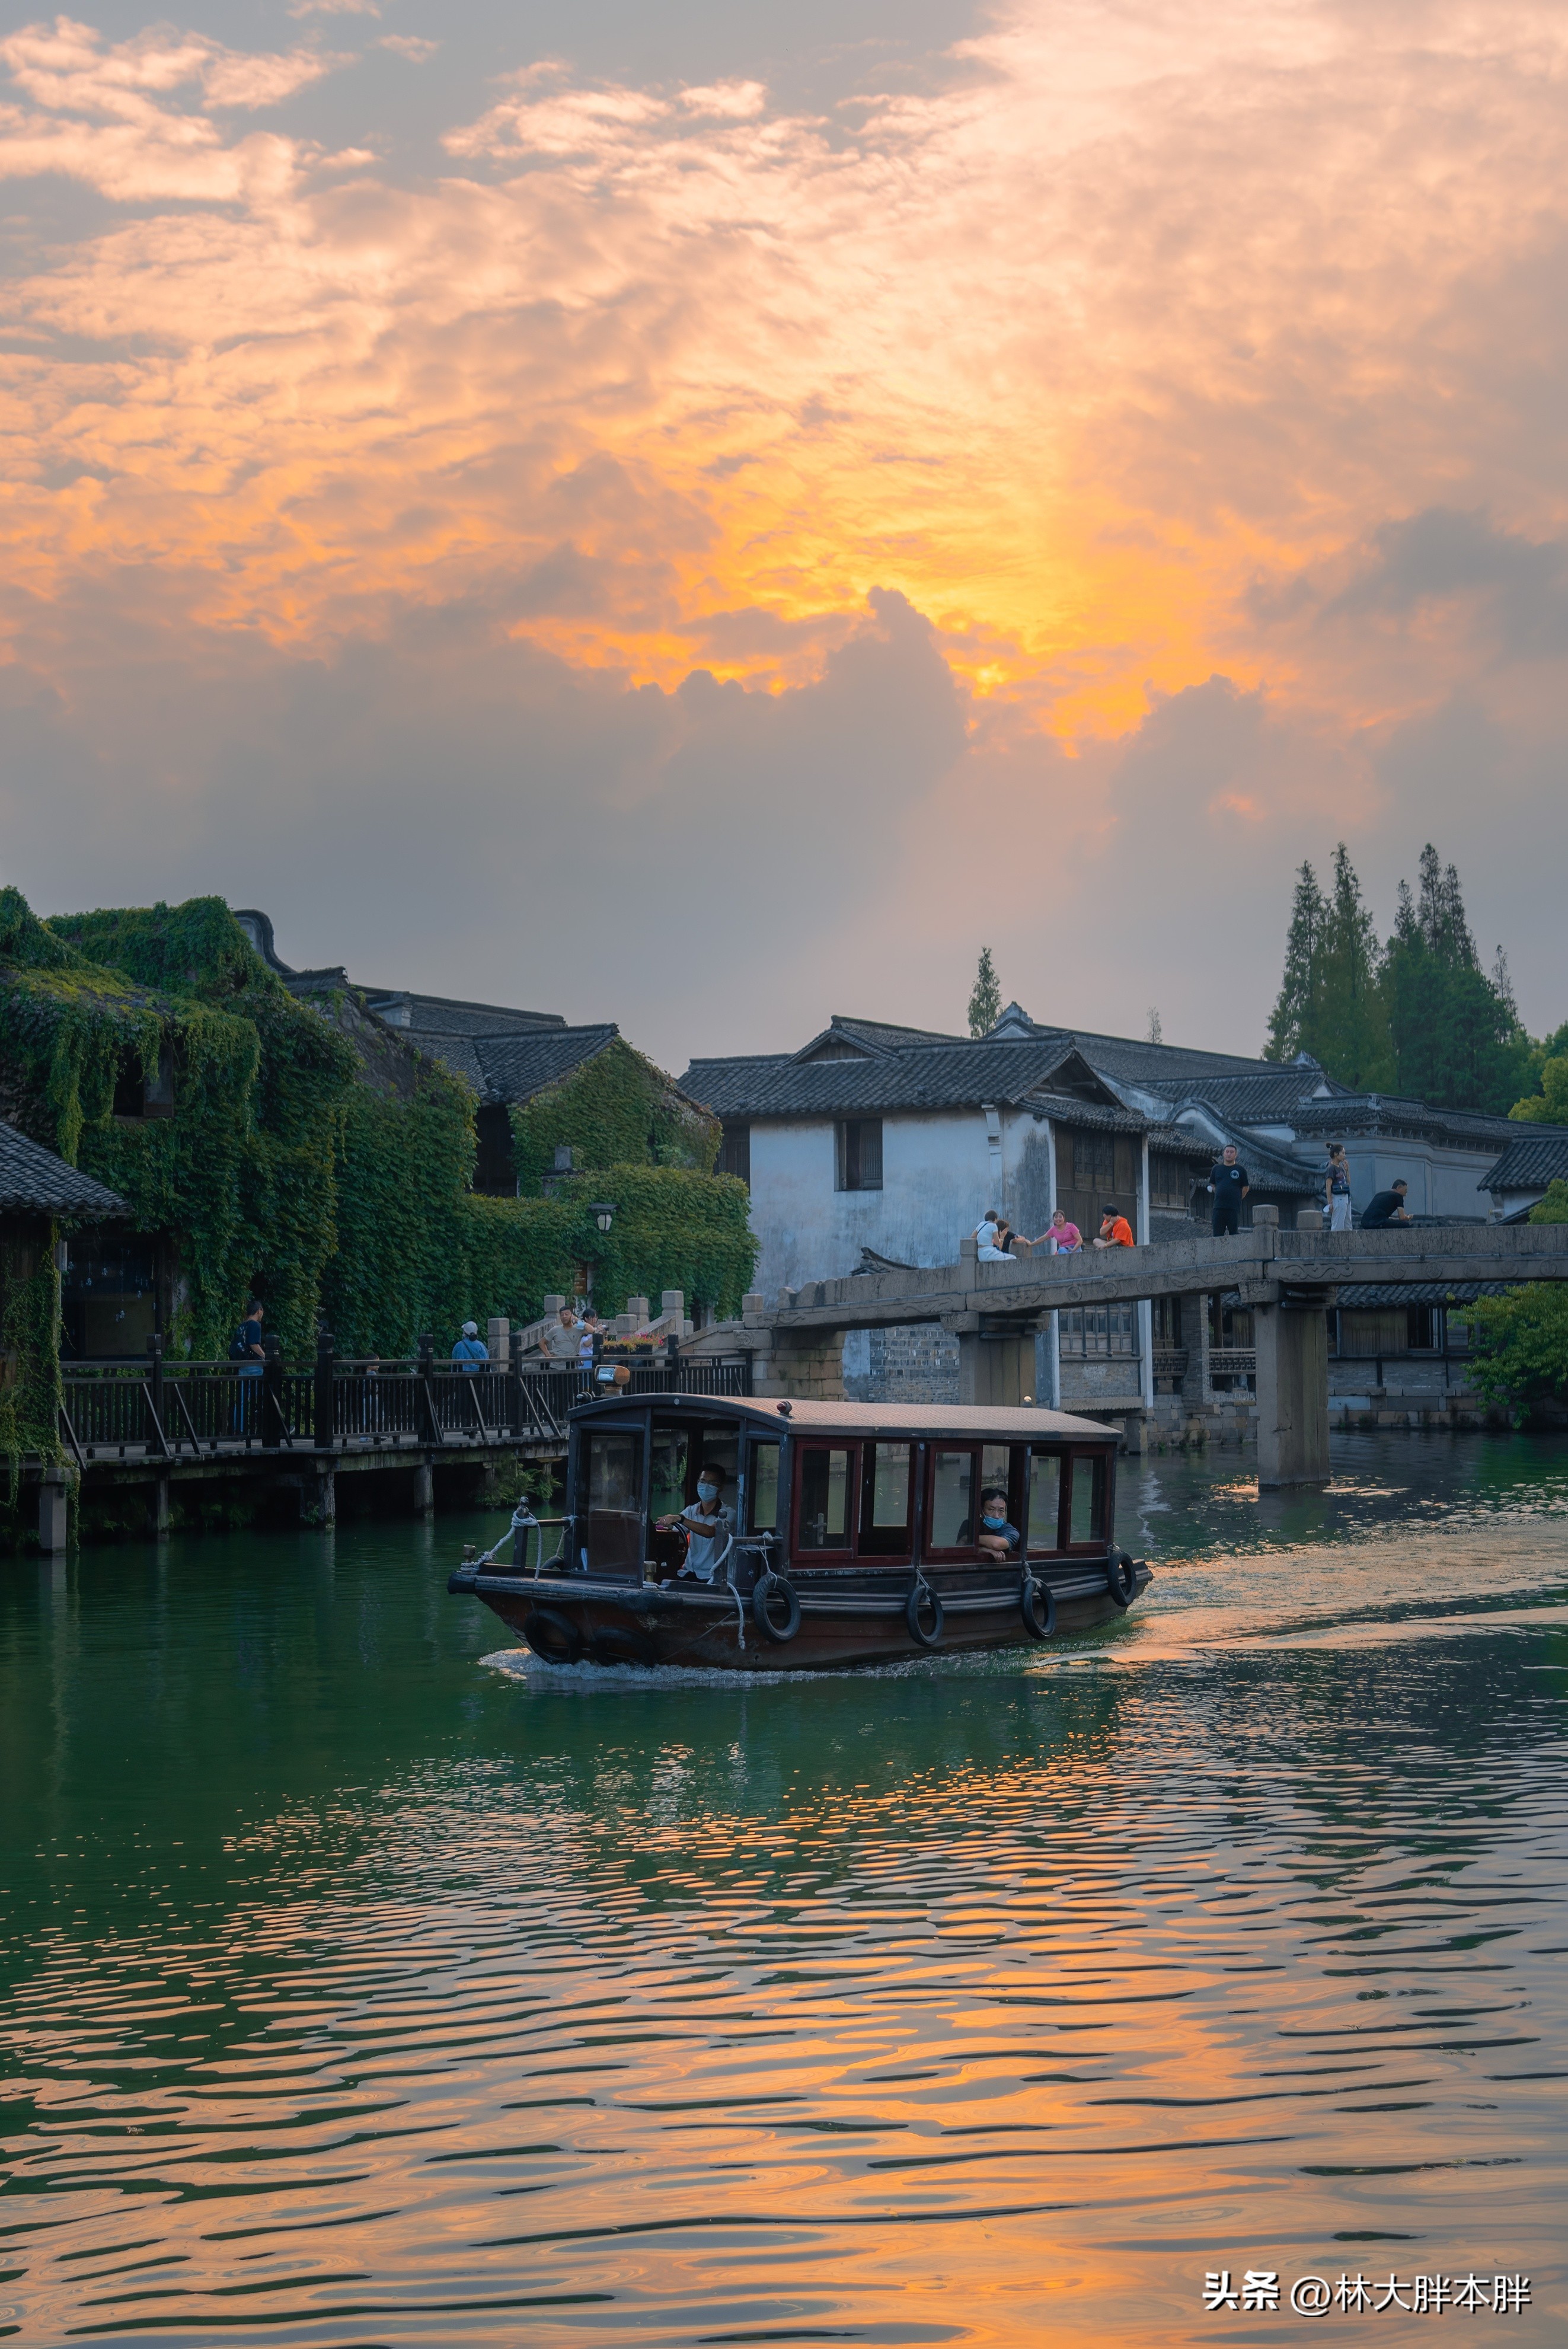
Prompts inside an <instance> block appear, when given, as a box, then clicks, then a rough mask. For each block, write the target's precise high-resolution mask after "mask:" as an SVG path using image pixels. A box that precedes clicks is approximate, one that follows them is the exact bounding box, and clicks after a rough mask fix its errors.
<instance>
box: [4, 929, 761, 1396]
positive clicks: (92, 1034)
mask: <svg viewBox="0 0 1568 2349" xmlns="http://www.w3.org/2000/svg"><path fill="white" fill-rule="evenodd" d="M256 918H257V917H255V916H252V917H250V920H251V921H254V920H255V919H256ZM262 918H264V917H262ZM265 944H266V948H267V951H266V952H264V953H263V952H262V951H259V950H258V947H257V945H256V944H255V943H254V939H253V934H252V935H247V932H246V928H245V927H242V926H241V924H240V923H239V922H238V921H237V920H236V918H235V916H234V915H233V914H232V912H231V911H230V909H229V907H228V906H227V905H224V904H223V903H222V900H221V899H218V898H197V899H193V900H191V902H190V903H189V904H187V905H178V906H168V905H156V906H153V907H150V908H145V909H132V910H121V911H110V912H98V913H94V914H86V915H77V916H57V917H54V918H51V919H50V920H48V921H45V920H42V919H40V918H39V917H38V916H36V915H35V914H34V913H33V912H32V911H31V909H30V908H29V907H28V906H27V905H26V902H25V901H24V900H23V899H22V898H21V897H20V895H18V894H17V893H16V892H15V890H6V891H3V892H0V1115H5V1116H6V1117H9V1118H10V1119H11V1121H12V1122H13V1123H15V1126H16V1127H17V1128H18V1130H19V1131H20V1132H21V1133H24V1134H26V1136H28V1137H29V1138H30V1139H31V1140H33V1141H34V1142H36V1143H39V1144H41V1145H42V1146H43V1147H45V1148H46V1149H48V1150H51V1151H54V1152H56V1153H57V1154H58V1156H59V1157H60V1158H61V1159H62V1160H63V1161H65V1162H66V1164H67V1165H70V1166H75V1167H78V1168H80V1169H81V1170H82V1171H83V1172H84V1173H86V1174H89V1175H91V1176H92V1177H93V1178H94V1179H96V1180H97V1181H98V1182H100V1183H102V1184H104V1185H107V1186H108V1189H109V1190H110V1191H112V1192H113V1193H114V1194H116V1195H118V1196H119V1199H121V1200H123V1202H124V1203H125V1213H124V1215H123V1216H122V1217H120V1218H119V1220H118V1221H114V1222H109V1221H108V1220H106V1221H104V1222H103V1223H102V1224H101V1225H99V1226H97V1227H96V1228H92V1229H88V1230H85V1231H83V1232H82V1233H81V1234H80V1235H79V1236H78V1238H77V1242H76V1244H75V1245H74V1246H73V1249H72V1252H71V1267H70V1269H69V1270H68V1271H67V1275H66V1278H65V1288H64V1294H63V1297H62V1328H63V1332H64V1340H65V1343H66V1345H67V1349H68V1350H71V1351H74V1352H77V1353H84V1354H96V1355H102V1354H106V1353H109V1354H137V1353H139V1352H141V1351H142V1350H143V1349H144V1348H145V1344H146V1340H147V1339H148V1338H149V1337H150V1336H151V1335H153V1334H154V1333H155V1332H156V1333H157V1334H159V1335H160V1336H161V1337H162V1338H163V1340H164V1342H165V1347H166V1350H169V1351H170V1352H171V1353H186V1354H191V1355H192V1356H195V1357H197V1358H211V1357H212V1356H214V1355H222V1353H223V1352H224V1350H226V1346H227V1341H228V1338H229V1336H230V1333H231V1332H232V1329H233V1327H234V1325H235V1323H236V1322H237V1320H238V1319H239V1317H240V1314H241V1312H242V1308H243V1305H244V1301H245V1299H246V1297H247V1295H248V1294H250V1293H251V1292H254V1293H255V1294H256V1295H258V1296H260V1297H261V1298H262V1299H263V1303H264V1304H265V1306H266V1309H267V1318H268V1320H269V1323H270V1325H271V1326H272V1327H273V1328H274V1329H276V1330H278V1331H279V1333H280V1335H281V1336H282V1339H283V1341H284V1347H285V1350H287V1351H289V1352H290V1353H292V1354H296V1355H297V1354H300V1353H304V1352H305V1351H307V1350H310V1349H311V1348H312V1347H313V1346H314V1343H315V1335H316V1331H317V1329H318V1326H319V1325H320V1324H321V1323H323V1322H325V1325H326V1326H327V1327H329V1328H330V1329H331V1330H332V1331H333V1333H334V1337H335V1340H336V1342H337V1345H338V1347H339V1349H340V1350H342V1351H344V1352H347V1353H357V1354H366V1353H373V1352H374V1353H379V1354H383V1355H396V1354H402V1353H406V1352H407V1351H409V1350H411V1349H412V1348H413V1346H414V1345H415V1343H416V1341H417V1340H418V1337H419V1335H420V1333H421V1332H422V1331H425V1330H430V1331H432V1332H434V1334H435V1335H436V1337H437V1340H438V1342H439V1343H441V1344H443V1345H445V1344H449V1342H450V1340H451V1337H452V1336H453V1335H454V1334H455V1332H456V1330H457V1328H458V1327H459V1325H460V1323H461V1322H462V1321H463V1320H464V1319H468V1318H469V1317H470V1316H471V1317H473V1318H475V1319H485V1318H487V1317H488V1316H490V1315H491V1314H506V1315H508V1316H510V1317H511V1318H512V1319H531V1318H533V1316H534V1315H535V1314H536V1313H537V1312H538V1310H539V1307H540V1302H541V1300H542V1298H543V1296H544V1295H545V1294H546V1293H547V1292H549V1291H551V1290H552V1289H559V1288H572V1287H573V1285H574V1281H575V1280H576V1278H577V1277H578V1276H579V1274H580V1272H581V1270H582V1268H583V1267H584V1266H588V1267H591V1268H592V1269H593V1283H594V1290H595V1296H596V1298H597V1299H598V1300H599V1301H600V1303H601V1304H602V1305H603V1307H604V1308H605V1309H608V1310H611V1311H614V1310H616V1309H618V1308H619V1306H620V1304H621V1303H622V1302H623V1301H624V1297H625V1296H626V1295H627V1294H628V1293H631V1292H634V1291H636V1290H639V1289H640V1290H645V1291H651V1292H653V1293H655V1294H656V1293H658V1291H659V1290H660V1289H661V1288H683V1289H684V1290H686V1293H687V1294H688V1295H690V1296H692V1297H694V1298H696V1299H702V1300H705V1301H706V1302H707V1303H708V1304H709V1305H710V1306H711V1307H712V1308H713V1309H715V1310H722V1311H732V1310H734V1309H736V1307H737V1306H738V1300H739V1298H740V1295H741V1292H742V1290H743V1289H744V1288H746V1287H747V1285H748V1281H749V1278H750V1274H751V1268H752V1262H753V1257H754V1247H753V1243H752V1240H751V1236H750V1233H749V1230H748V1222H747V1197H746V1193H745V1189H744V1186H743V1185H739V1184H738V1183H736V1182H734V1181H733V1180H732V1179H730V1178H729V1177H727V1176H722V1175H715V1174H713V1173H712V1172H711V1169H712V1164H713V1159H714V1156H715V1154H716V1151H717V1139H718V1129H717V1122H716V1121H714V1120H712V1119H711V1118H708V1117H707V1115H706V1113H705V1112H701V1111H700V1110H697V1109H696V1106H695V1105H694V1104H692V1103H689V1102H686V1101H685V1100H684V1098H680V1097H676V1089H675V1088H674V1086H673V1084H672V1083H671V1081H670V1080H669V1079H668V1078H667V1077H665V1075H664V1074H663V1072H662V1071H658V1070H656V1069H655V1068H654V1067H653V1064H652V1063H651V1062H649V1061H645V1059H644V1058H643V1056H642V1055H641V1054H638V1053H636V1052H634V1050H633V1049H632V1048H631V1047H630V1046H629V1045H626V1044H625V1043H624V1040H622V1039H621V1038H620V1037H619V1036H618V1035H617V1034H616V1033H615V1031H614V1030H609V1031H608V1033H607V1034H606V1033H604V1031H600V1030H593V1031H582V1030H579V1031H572V1030H568V1029H567V1028H566V1025H565V1023H564V1021H562V1020H559V1019H552V1018H549V1017H546V1016H544V1015H529V1014H523V1015H521V1019H522V1021H523V1022H525V1023H526V1022H527V1021H528V1020H529V1019H533V1021H534V1024H535V1027H536V1028H537V1029H538V1030H540V1031H542V1032H543V1033H544V1034H546V1035H548V1036H550V1037H552V1038H560V1039H562V1040H563V1041H564V1040H571V1039H572V1038H573V1035H574V1034H575V1035H576V1036H577V1037H578V1038H582V1037H583V1036H585V1035H586V1036H588V1037H589V1038H591V1039H592V1049H587V1050H573V1049H568V1050H566V1051H565V1052H563V1053H560V1052H558V1054H557V1056H556V1059H555V1061H554V1062H553V1063H552V1066H550V1067H548V1068H542V1069H541V1070H540V1071H539V1072H538V1073H539V1081H538V1082H537V1083H535V1084H534V1085H533V1086H532V1088H531V1090H530V1091H529V1092H527V1094H526V1097H525V1098H521V1099H519V1100H518V1101H516V1102H508V1101H507V1100H506V1099H505V1098H504V1097H501V1096H500V1095H498V1096H497V1098H496V1099H495V1100H493V1101H492V1102H490V1104H489V1106H490V1107H492V1108H493V1107H500V1109H501V1111H502V1112H503V1115H504V1119H505V1128H506V1132H505V1134H504V1136H500V1137H498V1140H507V1141H510V1145H511V1162H512V1163H511V1169H510V1173H511V1180H510V1183H507V1182H503V1181H500V1180H496V1181H494V1182H493V1183H491V1184H490V1185H488V1186H484V1187H481V1186H480V1185H477V1184H476V1181H475V1174H476V1166H477V1163H478V1159H479V1152H480V1136H479V1133H478V1131H477V1119H478V1115H479V1112H480V1109H481V1107H483V1106H485V1105H486V1104H485V1103H484V1102H482V1101H481V1098H480V1087H479V1086H478V1085H476V1083H475V1082H474V1081H473V1077H472V1076H471V1075H470V1074H469V1072H467V1071H465V1070H464V1069H463V1068H461V1067H454V1066H453V1065H452V1061H453V1059H454V1058H457V1057H459V1052H458V1046H459V1044H460V1042H461V1038H460V1036H459V1037H458V1038H456V1040H454V1041H453V1043H452V1044H451V1047H450V1049H449V1050H442V1051H441V1052H440V1053H439V1054H438V1053H437V1052H435V1051H433V1050H429V1049H428V1044H429V1042H430V1041H431V1031H430V1030H428V1028H426V1027H425V1026H423V1025H420V1026H418V1027H416V1026H415V1024H414V1022H413V1021H412V1020H406V1021H403V1022H401V1023H399V1022H395V1021H393V1020H389V1019H386V1018H383V1017H382V1016H381V1015H380V1013H379V1012H378V1011H377V1009H376V1002H377V995H376V993H374V992H373V991H371V990H367V989H364V988H356V987H355V986H354V985H353V984H352V983H351V982H350V981H349V980H348V979H347V978H346V975H345V974H344V973H343V972H342V971H340V970H339V971H332V972H313V973H296V972H291V971H289V970H288V969H287V968H286V967H285V966H283V965H280V964H279V963H278V961H277V958H276V956H275V953H274V952H273V949H272V940H271V931H270V925H268V926H267V935H266V940H265ZM380 999H381V1000H383V1001H387V998H385V996H382V997H381V998H380ZM416 1000H418V999H416ZM424 1000H427V1001H428V1002H429V1003H431V1004H435V1003H437V1002H438V1000H439V999H424ZM405 1001H406V1002H407V1001H409V999H405ZM389 1008H396V1007H395V1004H393V1005H390V1006H389ZM459 1008H460V1007H456V1006H453V1005H449V1006H448V1010H449V1011H451V1010H453V1009H459ZM468 1009H469V1011H470V1012H482V1011H484V1010H485V1009H487V1007H482V1006H470V1007H468ZM488 1009H490V1011H491V1012H494V1011H495V1009H496V1007H488ZM505 1016H506V1017H507V1018H508V1019H511V1017H512V1015H505ZM509 1032H510V1033H511V1034H512V1035H514V1036H520V1035H521V1033H522V1032H523V1030H521V1029H519V1028H516V1027H514V1028H512V1029H511V1030H510V1031H509ZM558 1153H565V1154H570V1155H569V1158H568V1159H567V1160H566V1161H565V1164H564V1165H563V1166H562V1172H561V1173H560V1174H559V1175H558V1174H557V1172H556V1169H557V1166H558V1164H559V1163H560V1162H559V1161H558V1155H557V1154H558ZM547 1192H548V1193H549V1195H546V1193H547ZM602 1197H607V1198H609V1199H611V1200H612V1202H613V1203H614V1206H616V1208H617V1214H616V1216H615V1219H614V1226H613V1228H612V1230H611V1232H610V1233H609V1234H608V1235H605V1234H602V1233H601V1232H600V1231H599V1230H598V1228H597V1226H596V1223H595V1221H594V1218H593V1216H591V1215H590V1214H589V1212H588V1209H589V1207H590V1206H591V1205H592V1204H593V1203H595V1202H596V1201H597V1200H599V1199H600V1198H602Z"/></svg>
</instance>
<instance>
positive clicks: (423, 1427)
mask: <svg viewBox="0 0 1568 2349" xmlns="http://www.w3.org/2000/svg"><path fill="white" fill-rule="evenodd" d="M418 1361H419V1409H418V1419H419V1438H420V1441H421V1443H424V1444H439V1442H440V1441H441V1426H440V1421H439V1419H438V1416H437V1412H436V1341H435V1339H434V1338H433V1337H432V1336H431V1334H430V1332H429V1330H422V1331H421V1332H420V1336H419V1357H418Z"/></svg>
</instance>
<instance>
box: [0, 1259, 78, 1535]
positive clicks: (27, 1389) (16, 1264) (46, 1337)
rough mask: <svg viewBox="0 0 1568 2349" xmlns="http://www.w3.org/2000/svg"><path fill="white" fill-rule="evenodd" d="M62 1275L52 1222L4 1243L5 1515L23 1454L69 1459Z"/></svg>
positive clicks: (0, 1356) (0, 1300) (0, 1353)
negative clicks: (63, 1426) (63, 1415)
mask: <svg viewBox="0 0 1568 2349" xmlns="http://www.w3.org/2000/svg"><path fill="white" fill-rule="evenodd" d="M59 1312H60V1288H59V1275H58V1273H57V1271H56V1270H55V1257H54V1226H53V1225H43V1226H39V1230H38V1236H37V1237H34V1238H29V1237H26V1236H25V1235H24V1234H22V1233H20V1232H16V1233H10V1234H7V1236H6V1237H5V1239H4V1240H3V1241H0V1452H4V1454H5V1460H6V1464H7V1467H8V1470H9V1486H8V1491H7V1493H6V1496H5V1503H4V1505H0V1516H4V1517H6V1518H9V1517H11V1516H14V1514H15V1508H16V1501H17V1490H18V1485H19V1481H20V1475H21V1467H22V1462H23V1459H24V1457H26V1456H28V1455H31V1456H34V1457H36V1458H38V1459H41V1460H44V1461H46V1462H49V1463H54V1462H57V1461H60V1460H63V1459H64V1457H65V1454H64V1453H63V1452H62V1450H61V1448H60V1433H59V1430H60V1355H59V1348H58V1346H57V1343H56V1336H55V1333H56V1330H57V1325H58V1321H59Z"/></svg>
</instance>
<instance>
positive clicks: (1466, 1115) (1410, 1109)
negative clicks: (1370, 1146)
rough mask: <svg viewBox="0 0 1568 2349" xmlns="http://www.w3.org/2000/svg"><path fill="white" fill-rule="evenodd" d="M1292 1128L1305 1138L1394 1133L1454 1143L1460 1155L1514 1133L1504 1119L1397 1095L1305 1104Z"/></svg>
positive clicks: (1342, 1097)
mask: <svg viewBox="0 0 1568 2349" xmlns="http://www.w3.org/2000/svg"><path fill="white" fill-rule="evenodd" d="M1291 1123H1292V1124H1293V1125H1295V1127H1296V1129H1297V1131H1298V1132H1299V1133H1303V1134H1305V1135H1313V1134H1323V1135H1325V1136H1327V1135H1330V1134H1333V1135H1335V1136H1336V1137H1337V1135H1338V1134H1340V1133H1396V1134H1407V1135H1408V1136H1410V1137H1412V1138H1418V1137H1426V1136H1430V1137H1431V1139H1433V1140H1434V1141H1445V1140H1446V1141H1449V1142H1453V1143H1458V1144H1459V1145H1460V1148H1461V1149H1470V1150H1484V1149H1486V1148H1487V1147H1488V1145H1489V1144H1490V1145H1491V1146H1492V1147H1493V1148H1495V1147H1496V1145H1497V1144H1498V1143H1501V1142H1502V1141H1504V1140H1505V1139H1506V1138H1507V1136H1508V1135H1509V1134H1511V1133H1514V1132H1516V1131H1517V1128H1515V1127H1513V1126H1511V1124H1510V1123H1509V1121H1508V1119H1507V1118H1505V1117H1485V1116H1482V1115H1481V1114H1480V1112H1475V1111H1471V1110H1463V1109H1434V1108H1432V1107H1431V1105H1430V1104H1429V1102H1419V1101H1410V1100H1408V1099H1407V1098H1406V1097H1405V1096H1404V1095H1403V1094H1400V1093H1336V1095H1335V1097H1334V1099H1333V1100H1332V1101H1305V1102H1302V1104H1301V1107H1300V1108H1299V1109H1298V1110H1297V1111H1296V1112H1295V1114H1294V1116H1293V1117H1292V1120H1291Z"/></svg>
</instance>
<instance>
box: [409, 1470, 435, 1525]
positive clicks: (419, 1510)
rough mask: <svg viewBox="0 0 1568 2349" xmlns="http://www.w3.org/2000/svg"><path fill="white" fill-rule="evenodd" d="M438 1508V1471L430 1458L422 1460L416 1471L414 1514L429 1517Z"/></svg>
mask: <svg viewBox="0 0 1568 2349" xmlns="http://www.w3.org/2000/svg"><path fill="white" fill-rule="evenodd" d="M435 1508H436V1472H435V1470H434V1469H433V1468H432V1467H431V1465H430V1464H429V1462H428V1460H421V1461H420V1463H419V1464H418V1467H417V1468H416V1469H415V1471H414V1514H415V1516H420V1517H428V1516H434V1514H435Z"/></svg>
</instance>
